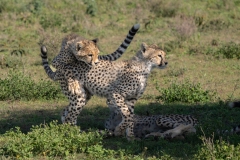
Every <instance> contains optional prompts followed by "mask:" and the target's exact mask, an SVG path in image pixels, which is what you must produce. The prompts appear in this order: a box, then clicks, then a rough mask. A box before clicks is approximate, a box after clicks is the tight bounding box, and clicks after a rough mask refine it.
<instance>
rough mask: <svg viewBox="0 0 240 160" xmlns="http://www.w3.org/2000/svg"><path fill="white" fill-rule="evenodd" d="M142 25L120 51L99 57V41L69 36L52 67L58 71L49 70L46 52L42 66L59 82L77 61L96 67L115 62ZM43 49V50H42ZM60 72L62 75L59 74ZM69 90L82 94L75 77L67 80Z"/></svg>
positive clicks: (119, 48)
mask: <svg viewBox="0 0 240 160" xmlns="http://www.w3.org/2000/svg"><path fill="white" fill-rule="evenodd" d="M139 28H140V25H139V24H135V25H134V26H133V27H132V28H131V29H130V30H129V33H128V34H127V36H126V38H125V40H124V41H123V42H122V44H121V45H120V46H119V47H118V49H117V50H116V51H115V52H113V53H111V54H108V55H100V56H99V55H98V54H99V49H98V47H97V45H96V44H97V39H94V40H86V39H84V38H82V37H80V36H79V35H77V34H70V35H67V36H66V37H65V38H64V39H63V41H62V45H61V50H60V52H59V54H58V55H57V56H56V57H55V58H54V59H53V61H52V66H53V67H54V68H56V69H57V71H56V72H51V71H50V70H48V67H49V65H48V60H47V56H46V55H45V54H44V53H45V51H42V52H41V53H42V54H41V57H42V64H43V66H44V68H45V71H46V73H47V75H48V76H49V77H50V78H51V79H53V80H59V79H62V77H61V75H62V73H61V71H62V70H63V68H64V66H65V65H67V64H72V63H76V62H77V61H82V62H85V63H86V64H87V65H89V66H94V65H96V64H97V63H98V62H99V60H109V61H115V60H117V59H118V58H119V57H121V56H122V54H123V53H124V52H125V51H126V49H127V48H128V46H129V44H130V43H131V41H132V40H133V37H134V35H135V34H136V33H137V31H138V30H139ZM41 49H43V48H41ZM59 72H60V73H59ZM67 85H68V90H69V91H70V92H72V93H73V94H74V93H76V94H80V93H78V92H79V89H80V86H79V85H78V82H77V81H76V79H75V77H71V78H68V80H67Z"/></svg>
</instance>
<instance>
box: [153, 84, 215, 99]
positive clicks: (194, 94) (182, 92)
mask: <svg viewBox="0 0 240 160" xmlns="http://www.w3.org/2000/svg"><path fill="white" fill-rule="evenodd" d="M156 89H157V90H158V91H159V92H160V94H161V95H160V96H158V97H157V99H158V100H161V101H163V102H165V103H171V102H184V103H195V102H209V101H211V100H213V99H214V98H215V95H216V93H215V92H211V91H209V90H203V89H202V87H201V84H200V83H197V84H194V83H191V82H190V81H189V80H187V81H185V82H182V83H177V82H173V83H172V84H171V85H170V86H169V87H168V88H160V87H159V86H158V85H157V86H156Z"/></svg>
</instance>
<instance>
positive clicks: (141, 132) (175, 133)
mask: <svg viewBox="0 0 240 160" xmlns="http://www.w3.org/2000/svg"><path fill="white" fill-rule="evenodd" d="M121 121H122V119H121V116H120V115H118V114H115V115H113V117H112V119H111V121H106V123H107V124H105V126H106V129H107V130H108V131H109V133H108V134H109V135H112V133H111V131H112V130H114V128H115V127H116V126H117V125H118V124H119V123H120V122H121ZM133 123H134V127H133V132H134V136H135V137H137V138H140V139H143V138H147V137H150V136H155V137H161V138H165V139H173V138H181V139H183V138H184V136H185V135H187V134H189V133H196V129H195V126H197V124H198V121H197V119H196V118H194V117H193V116H191V115H180V114H170V115H151V116H139V115H136V114H134V117H133Z"/></svg>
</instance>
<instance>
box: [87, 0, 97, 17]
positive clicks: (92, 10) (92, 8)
mask: <svg viewBox="0 0 240 160" xmlns="http://www.w3.org/2000/svg"><path fill="white" fill-rule="evenodd" d="M84 3H85V4H86V5H87V10H86V13H87V14H89V15H91V16H96V14H97V9H98V8H97V3H96V1H95V0H90V1H89V0H84Z"/></svg>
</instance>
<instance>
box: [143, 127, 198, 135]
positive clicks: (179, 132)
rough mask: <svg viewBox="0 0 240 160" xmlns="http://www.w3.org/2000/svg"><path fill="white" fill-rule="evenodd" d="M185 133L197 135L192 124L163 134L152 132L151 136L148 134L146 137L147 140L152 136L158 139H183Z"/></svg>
mask: <svg viewBox="0 0 240 160" xmlns="http://www.w3.org/2000/svg"><path fill="white" fill-rule="evenodd" d="M185 132H188V133H195V132H196V129H195V128H194V127H193V126H192V125H191V124H188V125H184V124H180V125H179V126H178V127H176V128H173V129H170V130H167V131H165V132H163V133H160V132H152V133H150V134H147V135H146V136H145V138H147V137H150V136H156V137H162V138H169V139H172V138H175V137H176V138H178V137H181V136H182V135H183V134H184V133H185Z"/></svg>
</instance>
